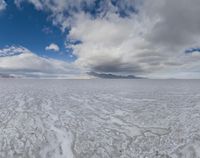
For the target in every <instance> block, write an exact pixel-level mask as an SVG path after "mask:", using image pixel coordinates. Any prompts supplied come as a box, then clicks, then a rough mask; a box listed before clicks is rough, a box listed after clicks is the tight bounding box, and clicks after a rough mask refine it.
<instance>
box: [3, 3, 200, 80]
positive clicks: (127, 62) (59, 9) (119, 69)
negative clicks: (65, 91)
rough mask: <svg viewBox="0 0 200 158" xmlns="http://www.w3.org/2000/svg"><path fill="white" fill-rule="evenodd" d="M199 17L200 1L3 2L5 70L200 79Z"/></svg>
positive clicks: (73, 75)
mask: <svg viewBox="0 0 200 158" xmlns="http://www.w3.org/2000/svg"><path fill="white" fill-rule="evenodd" d="M188 6H190V7H188ZM199 14H200V1H199V0H191V1H188V0H183V1H182V3H180V1H179V0H0V75H2V74H6V75H7V76H9V75H11V76H16V77H19V76H20V77H54V78H93V77H97V76H101V75H98V74H113V75H120V76H123V75H125V76H127V75H134V76H139V77H147V78H200V69H199V67H200V62H199V61H200V51H199V50H200V49H199V48H200V42H199V41H200V31H199V28H200V23H199V21H200V17H199V16H198V15H199ZM92 74H97V75H96V76H92Z"/></svg>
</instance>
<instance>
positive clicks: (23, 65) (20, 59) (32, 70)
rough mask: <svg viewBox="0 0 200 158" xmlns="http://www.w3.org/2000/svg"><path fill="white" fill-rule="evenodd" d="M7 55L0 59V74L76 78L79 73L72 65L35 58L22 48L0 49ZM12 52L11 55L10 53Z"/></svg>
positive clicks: (0, 52)
mask: <svg viewBox="0 0 200 158" xmlns="http://www.w3.org/2000/svg"><path fill="white" fill-rule="evenodd" d="M4 51H5V52H9V53H4V54H7V55H5V56H4V57H0V74H13V75H15V76H23V77H56V78H78V77H81V76H82V73H81V71H80V70H79V69H78V68H77V67H76V66H75V65H73V64H70V63H67V62H63V61H59V60H55V59H50V58H43V57H40V56H37V55H36V54H34V53H32V52H31V51H30V50H28V49H26V48H23V47H16V46H11V47H7V48H4V49H0V54H3V53H2V52H4ZM10 52H13V53H10Z"/></svg>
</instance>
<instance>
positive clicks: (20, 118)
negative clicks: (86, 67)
mask: <svg viewBox="0 0 200 158" xmlns="http://www.w3.org/2000/svg"><path fill="white" fill-rule="evenodd" d="M0 158H200V80H23V79H1V80H0Z"/></svg>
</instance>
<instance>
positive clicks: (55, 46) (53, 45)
mask: <svg viewBox="0 0 200 158" xmlns="http://www.w3.org/2000/svg"><path fill="white" fill-rule="evenodd" d="M45 50H51V51H54V52H59V51H60V48H59V46H58V45H57V44H55V43H51V44H50V45H49V46H47V47H46V48H45Z"/></svg>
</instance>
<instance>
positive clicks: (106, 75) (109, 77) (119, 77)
mask: <svg viewBox="0 0 200 158" xmlns="http://www.w3.org/2000/svg"><path fill="white" fill-rule="evenodd" d="M88 74H89V75H91V76H95V77H98V78H104V79H142V77H136V76H134V75H126V76H123V75H114V74H111V73H108V74H106V73H96V72H88Z"/></svg>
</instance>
